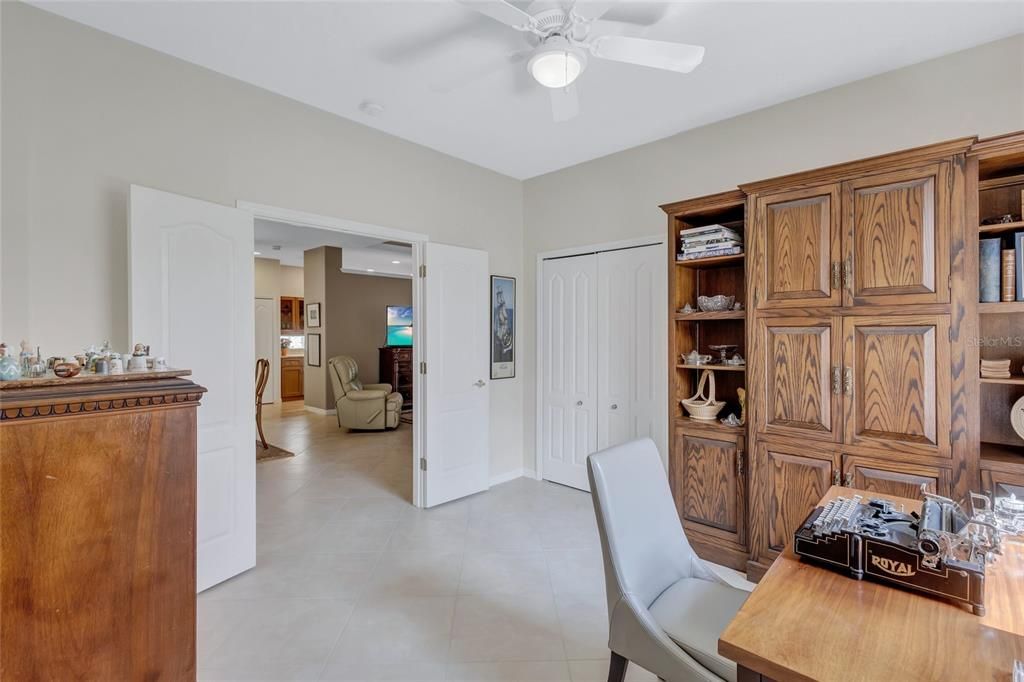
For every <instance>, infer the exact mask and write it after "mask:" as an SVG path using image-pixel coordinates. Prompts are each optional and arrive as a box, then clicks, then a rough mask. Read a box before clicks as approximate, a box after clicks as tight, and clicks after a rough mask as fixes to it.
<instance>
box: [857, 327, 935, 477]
mask: <svg viewBox="0 0 1024 682" xmlns="http://www.w3.org/2000/svg"><path fill="white" fill-rule="evenodd" d="M843 325H844V332H845V334H844V336H845V343H844V352H843V363H844V367H843V392H844V396H843V404H844V410H845V422H846V438H845V439H844V440H845V442H846V443H847V444H849V445H866V446H873V447H879V446H880V447H883V448H894V449H895V450H896V451H897V452H906V453H909V454H919V455H928V456H937V457H949V456H950V450H951V445H950V435H949V419H950V412H949V410H950V382H951V378H952V373H951V371H950V364H949V317H948V316H945V315H887V316H885V317H847V318H845V319H844V320H843Z"/></svg>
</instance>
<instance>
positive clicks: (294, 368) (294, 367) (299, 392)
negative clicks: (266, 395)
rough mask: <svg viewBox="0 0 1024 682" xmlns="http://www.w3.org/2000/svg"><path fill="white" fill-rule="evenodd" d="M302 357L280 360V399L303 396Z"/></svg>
mask: <svg viewBox="0 0 1024 682" xmlns="http://www.w3.org/2000/svg"><path fill="white" fill-rule="evenodd" d="M303 391H304V386H303V375H302V358H285V359H283V360H281V400H294V399H296V398H301V397H303Z"/></svg>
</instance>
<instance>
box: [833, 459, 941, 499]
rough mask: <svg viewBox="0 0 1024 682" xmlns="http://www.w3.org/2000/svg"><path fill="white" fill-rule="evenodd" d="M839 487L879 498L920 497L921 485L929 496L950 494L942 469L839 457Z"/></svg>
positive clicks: (879, 460) (880, 460)
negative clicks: (930, 494)
mask: <svg viewBox="0 0 1024 682" xmlns="http://www.w3.org/2000/svg"><path fill="white" fill-rule="evenodd" d="M843 484H844V485H847V486H849V487H851V488H858V489H859V490H867V491H870V492H872V493H878V494H880V495H894V496H896V497H909V498H910V499H912V500H916V499H920V498H921V486H922V485H924V486H926V489H927V490H928V492H930V493H934V494H936V495H943V496H948V495H949V494H950V472H949V469H946V468H944V467H932V466H926V465H921V464H909V463H906V462H892V461H888V460H887V459H882V458H881V456H880V457H879V458H877V459H872V458H865V457H859V456H852V455H843Z"/></svg>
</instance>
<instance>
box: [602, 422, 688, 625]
mask: <svg viewBox="0 0 1024 682" xmlns="http://www.w3.org/2000/svg"><path fill="white" fill-rule="evenodd" d="M587 474H588V475H589V477H590V490H591V495H592V497H593V501H594V513H595V514H597V525H598V529H599V530H600V533H601V551H602V553H603V554H604V573H605V584H606V587H607V590H608V604H609V609H612V608H613V607H614V605H615V604H616V603H617V602H618V600H619V599H620V598H621V597H622V596H624V595H627V594H632V595H634V596H635V597H636V598H637V599H638V600H639V601H641V602H642V603H643V605H644V606H645V607H647V606H650V605H651V604H652V603H653V602H654V600H655V599H657V597H658V596H659V595H660V594H661V593H662V592H664V591H665V590H666V589H667V588H668V587H669V586H671V585H673V584H674V583H675V582H676V581H678V580H679V579H681V578H689V577H694V576H695V575H696V576H698V577H703V573H704V570H703V565H702V564H701V563H700V559H699V558H698V557H697V555H696V554H695V553H694V551H693V549H692V548H691V547H690V543H689V542H687V540H686V535H685V534H684V533H683V527H682V525H681V524H680V523H679V516H678V514H677V512H676V507H675V503H674V502H673V500H672V492H671V490H670V489H669V487H668V477H667V476H666V475H665V468H664V467H663V466H662V463H661V457H660V455H659V454H658V448H657V447H656V446H655V445H654V441H652V440H651V439H649V438H644V439H642V440H636V441H632V442H629V443H624V444H622V445H618V446H615V447H613V448H608V449H607V450H603V451H601V452H597V453H594V454H593V455H591V456H590V457H588V458H587Z"/></svg>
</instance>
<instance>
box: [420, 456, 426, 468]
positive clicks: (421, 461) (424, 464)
mask: <svg viewBox="0 0 1024 682" xmlns="http://www.w3.org/2000/svg"><path fill="white" fill-rule="evenodd" d="M420 469H422V470H423V471H426V470H427V458H426V457H420Z"/></svg>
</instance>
